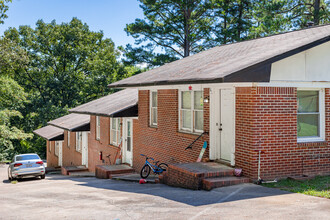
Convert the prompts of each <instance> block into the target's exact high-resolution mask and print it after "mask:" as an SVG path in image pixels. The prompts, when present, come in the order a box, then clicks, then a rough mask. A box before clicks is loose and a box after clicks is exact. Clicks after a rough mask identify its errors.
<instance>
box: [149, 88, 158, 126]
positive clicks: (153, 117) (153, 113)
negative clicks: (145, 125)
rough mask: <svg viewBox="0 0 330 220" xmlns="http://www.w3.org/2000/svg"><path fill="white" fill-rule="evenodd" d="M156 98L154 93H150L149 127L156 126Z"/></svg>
mask: <svg viewBox="0 0 330 220" xmlns="http://www.w3.org/2000/svg"><path fill="white" fill-rule="evenodd" d="M157 106H158V98H157V92H156V91H150V126H153V127H156V126H157V117H158V116H157Z"/></svg>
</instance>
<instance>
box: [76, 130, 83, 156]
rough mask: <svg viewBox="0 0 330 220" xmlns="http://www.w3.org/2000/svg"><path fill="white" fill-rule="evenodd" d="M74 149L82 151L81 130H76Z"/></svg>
mask: <svg viewBox="0 0 330 220" xmlns="http://www.w3.org/2000/svg"><path fill="white" fill-rule="evenodd" d="M76 151H77V152H80V153H81V151H82V132H81V131H78V132H76Z"/></svg>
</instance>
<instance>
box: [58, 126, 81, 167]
mask: <svg viewBox="0 0 330 220" xmlns="http://www.w3.org/2000/svg"><path fill="white" fill-rule="evenodd" d="M62 155H63V158H62V164H63V166H80V165H81V160H82V156H81V153H80V152H78V151H76V133H75V132H70V145H69V147H68V131H64V141H63V144H62Z"/></svg>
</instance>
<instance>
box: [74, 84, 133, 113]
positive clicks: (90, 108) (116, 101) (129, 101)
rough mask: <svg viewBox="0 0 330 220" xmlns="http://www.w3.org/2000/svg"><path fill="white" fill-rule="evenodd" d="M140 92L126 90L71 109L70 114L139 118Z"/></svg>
mask: <svg viewBox="0 0 330 220" xmlns="http://www.w3.org/2000/svg"><path fill="white" fill-rule="evenodd" d="M137 104H138V90H137V89H124V90H121V91H119V92H116V93H112V94H110V95H107V96H105V97H102V98H100V99H97V100H94V101H91V102H88V103H86V104H83V105H80V106H77V107H75V108H73V109H70V110H69V112H72V113H79V114H90V115H99V116H106V117H135V116H137Z"/></svg>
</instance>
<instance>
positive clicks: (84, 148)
mask: <svg viewBox="0 0 330 220" xmlns="http://www.w3.org/2000/svg"><path fill="white" fill-rule="evenodd" d="M81 157H82V158H81V159H82V160H81V165H85V166H86V167H88V132H82V149H81Z"/></svg>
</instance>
